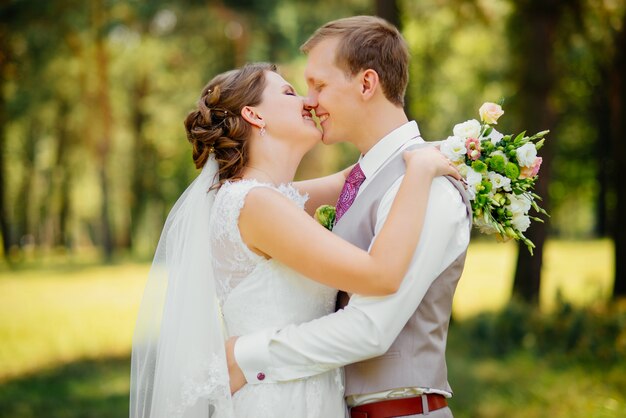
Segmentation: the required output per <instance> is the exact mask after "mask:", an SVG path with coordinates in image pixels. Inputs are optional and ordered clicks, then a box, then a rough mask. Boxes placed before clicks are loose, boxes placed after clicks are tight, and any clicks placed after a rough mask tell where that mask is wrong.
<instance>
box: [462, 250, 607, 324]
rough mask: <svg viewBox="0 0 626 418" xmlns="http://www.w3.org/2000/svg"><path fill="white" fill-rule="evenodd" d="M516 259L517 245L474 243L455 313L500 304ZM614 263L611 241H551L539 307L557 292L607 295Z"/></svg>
mask: <svg viewBox="0 0 626 418" xmlns="http://www.w3.org/2000/svg"><path fill="white" fill-rule="evenodd" d="M516 261H517V247H516V245H515V244H513V243H511V242H509V243H506V244H497V243H493V242H487V241H479V242H474V243H472V244H471V245H470V248H469V250H468V253H467V259H466V262H465V270H464V272H463V277H461V280H460V282H459V286H458V289H457V292H456V296H455V298H454V305H453V311H454V315H455V316H456V317H457V318H466V317H468V316H471V315H475V314H477V313H479V312H481V311H484V310H497V309H500V308H502V307H503V306H504V305H505V304H506V303H507V301H508V300H509V298H510V296H511V290H512V287H513V274H514V271H515V263H516ZM613 264H614V263H613V244H612V242H611V241H609V240H597V241H571V242H569V241H549V242H548V243H547V244H546V249H545V254H544V260H543V276H542V287H541V294H540V301H541V307H542V308H544V309H550V308H551V307H553V306H554V302H555V301H556V298H557V293H558V292H560V293H561V294H562V295H563V298H564V299H565V300H567V301H570V302H573V303H575V304H588V303H591V302H594V301H597V300H599V299H606V298H608V297H609V296H610V292H611V288H612V285H613Z"/></svg>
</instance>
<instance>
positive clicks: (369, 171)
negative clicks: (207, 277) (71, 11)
mask: <svg viewBox="0 0 626 418" xmlns="http://www.w3.org/2000/svg"><path fill="white" fill-rule="evenodd" d="M419 136H420V133H419V129H418V127H417V124H416V123H415V122H414V121H411V122H408V123H406V124H404V125H402V126H401V127H399V128H397V129H396V130H394V131H393V132H391V133H390V134H388V135H387V136H385V137H384V138H383V139H381V140H380V141H379V142H378V143H377V144H376V145H375V146H374V147H372V149H371V150H370V151H369V152H368V153H367V154H366V155H364V156H363V157H362V158H361V159H360V165H361V169H362V170H363V173H364V174H365V176H366V180H365V181H364V182H363V184H362V185H361V187H360V189H359V191H360V192H361V191H363V190H365V188H366V187H367V185H368V183H369V181H371V179H372V178H374V177H375V176H376V174H377V172H378V171H379V170H380V169H381V168H382V167H384V165H385V164H386V163H387V162H388V161H389V160H390V159H391V157H393V156H395V155H397V153H399V152H402V151H403V150H404V149H405V148H406V147H408V146H410V145H412V144H415V143H420V142H423V140H422V139H421V138H420V137H419ZM402 178H403V176H402V177H400V178H399V179H398V180H397V181H396V182H395V183H394V184H393V186H392V187H391V188H390V189H389V190H388V191H387V192H386V193H385V195H384V197H383V198H382V200H381V202H380V205H379V208H378V212H377V215H378V218H377V222H376V227H375V236H374V239H376V236H377V235H378V233H379V232H380V229H381V228H382V225H383V224H384V221H385V220H386V219H387V215H388V214H389V210H390V208H391V205H392V203H393V200H394V198H395V195H396V194H397V192H398V189H399V186H400V183H401V181H402ZM466 211H467V209H466V207H465V204H464V203H463V201H462V200H461V198H460V196H459V193H458V191H457V190H456V188H455V187H454V186H453V185H452V184H451V183H450V182H449V181H448V180H446V179H445V178H443V177H438V178H435V179H434V180H433V183H432V186H431V191H430V195H429V198H428V206H427V211H426V218H425V221H424V227H423V229H422V233H421V236H420V241H419V244H418V247H417V249H416V251H415V254H414V256H413V259H412V261H411V264H410V266H409V270H408V272H407V274H406V276H405V278H404V280H403V282H402V284H401V286H400V289H399V290H398V291H397V292H396V293H395V294H392V295H388V296H361V295H357V294H354V295H352V297H351V298H350V303H349V304H348V305H347V306H346V307H345V308H344V309H342V310H339V311H337V312H335V313H333V314H330V315H327V316H325V317H322V318H319V319H316V320H314V321H311V322H307V323H303V324H299V325H290V326H288V327H285V328H283V329H265V330H260V331H258V332H255V333H253V334H248V335H243V336H240V337H239V339H238V340H237V342H236V344H235V358H236V360H237V363H238V364H239V367H240V368H241V370H242V371H243V373H244V375H245V376H246V379H247V381H248V383H249V384H262V383H272V382H279V381H288V380H294V379H299V378H304V377H307V376H312V375H316V374H319V373H323V372H326V371H328V370H331V369H334V368H337V367H342V366H344V365H346V364H350V363H356V362H358V361H361V360H365V359H368V358H372V357H377V356H380V355H382V354H384V353H385V352H386V351H387V350H388V349H389V347H390V346H391V344H392V343H393V341H394V340H395V339H396V337H397V336H398V334H399V333H400V331H401V330H402V328H404V325H405V324H406V322H407V321H408V319H409V318H410V317H411V316H412V315H413V314H414V313H415V311H416V309H417V307H418V305H419V304H420V302H421V300H422V298H423V297H424V295H425V294H426V291H427V290H428V288H429V287H430V285H431V283H432V282H433V280H435V279H436V278H437V277H438V276H439V274H441V272H442V271H443V270H444V269H445V268H446V267H447V266H448V265H450V264H451V263H452V262H453V261H454V260H455V259H456V258H457V257H458V256H459V255H460V254H461V253H462V252H463V251H465V250H466V249H467V245H468V243H469V225H468V218H467V216H466ZM259 376H262V379H260V378H259ZM407 389H408V390H409V391H410V392H411V391H413V390H418V391H421V392H428V391H430V390H428V389H426V388H423V389H422V388H407ZM394 392H395V391H394ZM438 393H442V392H438ZM443 394H444V395H446V396H450V394H449V393H443ZM387 395H389V396H394V394H387ZM387 395H385V396H387ZM366 400H367V399H366ZM350 403H351V404H355V403H359V404H360V403H362V400H359V399H356V400H355V399H353V400H352V402H350Z"/></svg>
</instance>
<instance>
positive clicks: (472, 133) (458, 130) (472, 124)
mask: <svg viewBox="0 0 626 418" xmlns="http://www.w3.org/2000/svg"><path fill="white" fill-rule="evenodd" d="M452 132H453V133H454V136H460V137H461V138H478V136H479V135H480V122H478V121H477V120H476V119H471V120H468V121H465V122H463V123H458V124H456V125H454V129H452Z"/></svg>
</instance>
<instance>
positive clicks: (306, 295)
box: [210, 180, 345, 418]
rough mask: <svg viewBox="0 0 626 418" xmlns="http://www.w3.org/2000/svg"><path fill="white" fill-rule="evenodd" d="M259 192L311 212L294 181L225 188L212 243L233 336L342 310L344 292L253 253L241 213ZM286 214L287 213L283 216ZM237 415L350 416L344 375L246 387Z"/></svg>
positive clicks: (235, 398)
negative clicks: (339, 294) (338, 304)
mask: <svg viewBox="0 0 626 418" xmlns="http://www.w3.org/2000/svg"><path fill="white" fill-rule="evenodd" d="M255 187H267V188H272V189H274V190H277V191H278V192H280V193H281V194H283V195H284V196H286V197H287V198H288V199H289V201H286V202H285V204H286V205H288V204H295V205H297V206H298V207H299V208H300V209H304V203H305V202H306V200H307V197H306V196H303V195H301V194H300V193H298V191H297V190H296V189H295V188H294V187H293V186H292V185H290V184H288V185H281V186H279V187H274V186H273V185H270V184H267V183H260V182H257V181H254V180H242V181H238V182H232V183H225V184H224V185H222V187H221V188H220V190H219V191H218V193H217V195H216V197H215V203H214V204H213V209H212V213H211V221H210V222H211V226H210V239H211V250H212V254H213V271H214V277H215V281H216V291H217V296H218V299H219V303H220V307H221V311H222V314H223V318H224V325H225V328H226V334H227V335H228V336H235V335H244V334H249V333H252V332H255V331H259V330H263V329H267V328H282V327H285V326H286V325H289V324H297V323H302V322H307V321H311V320H313V319H316V318H319V317H321V316H324V315H327V314H329V313H331V312H333V311H334V308H335V299H336V294H337V291H336V290H335V289H332V288H329V287H327V286H324V285H321V284H319V283H317V282H315V281H313V280H309V279H307V278H306V277H304V276H302V275H301V274H299V273H298V272H296V271H294V270H293V269H291V268H289V267H287V266H285V265H283V264H281V263H280V262H278V261H276V260H274V259H269V260H268V259H265V258H264V257H262V256H260V255H258V254H256V253H254V252H253V251H251V250H250V249H249V248H248V247H247V245H246V244H245V243H244V242H243V240H242V238H241V233H240V231H239V226H238V225H239V215H240V212H241V209H242V208H243V207H244V204H245V200H246V196H247V194H248V192H249V191H250V190H252V189H253V188H255ZM276 216H280V214H276ZM233 405H234V408H235V416H236V417H237V418H253V417H254V418H288V417H294V416H297V417H301V418H319V417H329V418H334V417H343V416H344V413H345V408H344V402H343V385H342V379H341V373H340V371H339V370H334V371H331V372H326V373H323V374H320V375H317V376H312V377H310V378H307V379H300V380H297V381H290V382H282V383H274V384H259V385H246V386H244V388H243V389H241V390H240V391H239V392H237V393H236V394H235V396H233Z"/></svg>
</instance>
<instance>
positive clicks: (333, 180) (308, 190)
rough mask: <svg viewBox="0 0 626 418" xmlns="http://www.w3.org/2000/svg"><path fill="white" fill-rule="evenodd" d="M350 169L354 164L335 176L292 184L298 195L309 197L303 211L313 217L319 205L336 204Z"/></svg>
mask: <svg viewBox="0 0 626 418" xmlns="http://www.w3.org/2000/svg"><path fill="white" fill-rule="evenodd" d="M352 167H354V164H353V165H351V166H350V167H347V168H346V169H344V170H341V171H339V172H337V173H335V174H331V175H328V176H325V177H318V178H314V179H310V180H302V181H297V182H295V183H293V184H294V186H295V187H296V189H298V191H299V192H300V193H302V194H307V195H308V196H309V198H308V200H307V201H306V203H305V205H304V210H306V211H307V213H308V214H309V215H311V216H313V214H314V213H315V209H317V208H318V207H320V206H321V205H332V206H334V205H335V204H336V203H337V199H339V194H340V193H341V189H342V188H343V183H344V182H345V181H346V177H347V176H348V174H349V173H350V170H352Z"/></svg>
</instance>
